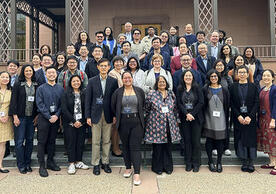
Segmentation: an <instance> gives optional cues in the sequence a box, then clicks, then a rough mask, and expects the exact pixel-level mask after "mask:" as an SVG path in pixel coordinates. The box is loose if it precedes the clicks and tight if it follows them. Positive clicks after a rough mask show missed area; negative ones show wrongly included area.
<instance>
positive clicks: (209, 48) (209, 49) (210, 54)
mask: <svg viewBox="0 0 276 194" xmlns="http://www.w3.org/2000/svg"><path fill="white" fill-rule="evenodd" d="M221 47H222V45H221V44H220V43H218V54H217V56H212V52H211V43H209V44H207V49H208V53H207V55H208V56H212V57H215V59H219V57H220V50H221Z"/></svg>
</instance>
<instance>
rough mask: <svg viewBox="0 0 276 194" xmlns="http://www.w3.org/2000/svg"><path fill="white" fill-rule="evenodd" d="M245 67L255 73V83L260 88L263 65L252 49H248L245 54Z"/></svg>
mask: <svg viewBox="0 0 276 194" xmlns="http://www.w3.org/2000/svg"><path fill="white" fill-rule="evenodd" d="M243 58H244V60H245V61H244V63H245V66H247V67H248V68H249V69H250V70H251V72H252V73H253V77H254V83H255V84H256V85H257V86H258V87H259V86H260V85H259V82H260V80H261V79H262V72H263V65H262V63H261V61H260V60H259V59H257V58H256V57H255V55H254V49H253V48H252V47H246V48H245V49H244V52H243Z"/></svg>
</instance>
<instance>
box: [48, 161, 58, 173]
mask: <svg viewBox="0 0 276 194" xmlns="http://www.w3.org/2000/svg"><path fill="white" fill-rule="evenodd" d="M47 169H50V170H52V171H60V170H61V169H60V167H59V166H58V165H56V163H55V162H54V161H48V162H47Z"/></svg>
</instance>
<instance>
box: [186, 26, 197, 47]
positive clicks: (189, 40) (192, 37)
mask: <svg viewBox="0 0 276 194" xmlns="http://www.w3.org/2000/svg"><path fill="white" fill-rule="evenodd" d="M184 37H185V38H186V41H187V42H186V44H187V47H190V46H191V45H192V44H193V43H194V42H196V41H197V39H196V36H195V35H194V34H193V26H192V24H187V25H186V26H185V35H184Z"/></svg>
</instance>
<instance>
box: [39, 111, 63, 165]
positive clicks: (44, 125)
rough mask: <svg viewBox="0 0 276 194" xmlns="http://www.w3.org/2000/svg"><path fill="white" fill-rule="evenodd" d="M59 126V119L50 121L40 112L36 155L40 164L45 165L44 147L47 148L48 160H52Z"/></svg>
mask: <svg viewBox="0 0 276 194" xmlns="http://www.w3.org/2000/svg"><path fill="white" fill-rule="evenodd" d="M58 128H59V119H58V120H57V121H56V122H55V123H50V122H49V120H47V119H45V118H44V117H43V116H42V115H41V114H39V116H38V123H37V141H38V144H37V156H38V162H39V164H40V165H45V160H44V156H45V149H47V154H48V158H47V160H48V161H52V160H53V158H54V155H55V146H56V137H57V131H58Z"/></svg>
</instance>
